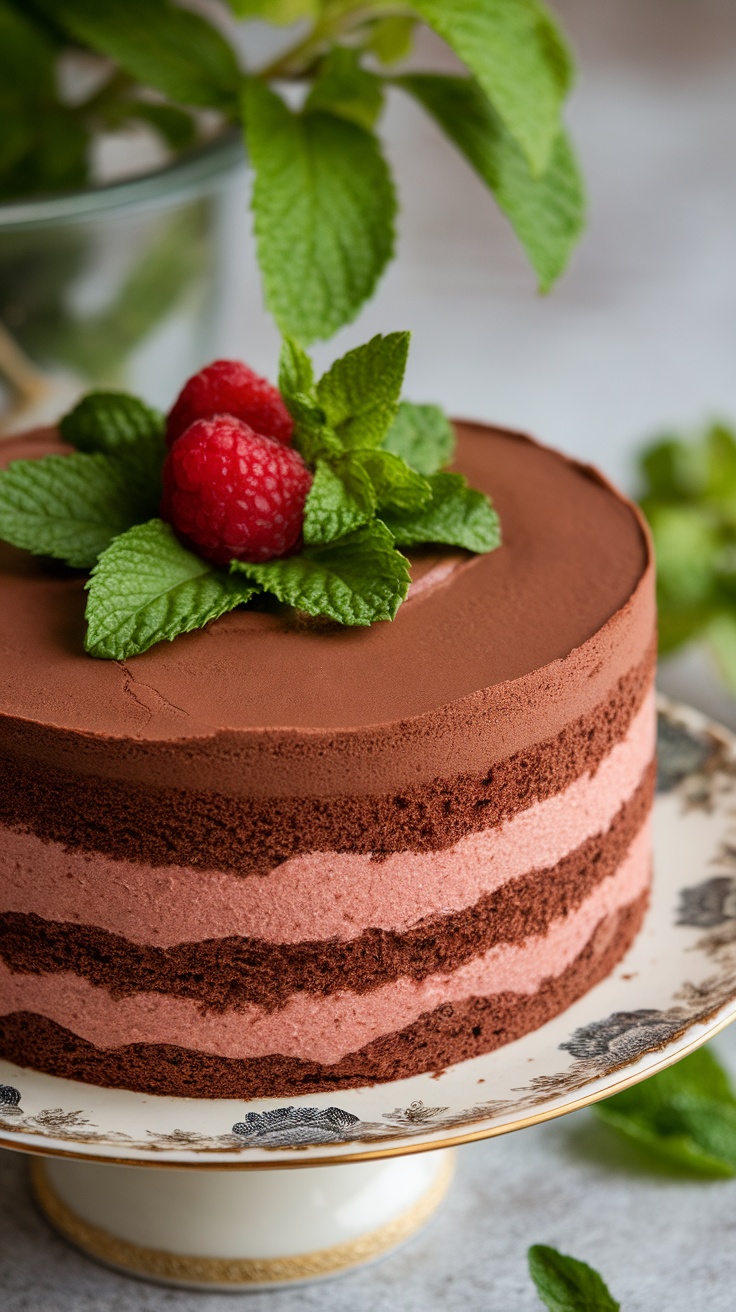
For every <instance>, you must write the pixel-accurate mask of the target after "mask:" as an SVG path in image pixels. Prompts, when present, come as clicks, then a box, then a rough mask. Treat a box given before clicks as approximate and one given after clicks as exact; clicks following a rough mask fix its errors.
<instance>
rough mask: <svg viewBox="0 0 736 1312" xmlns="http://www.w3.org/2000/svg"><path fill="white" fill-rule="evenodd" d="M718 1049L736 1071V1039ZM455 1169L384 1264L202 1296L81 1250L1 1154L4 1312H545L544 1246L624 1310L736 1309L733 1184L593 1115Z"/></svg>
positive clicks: (485, 1149)
mask: <svg viewBox="0 0 736 1312" xmlns="http://www.w3.org/2000/svg"><path fill="white" fill-rule="evenodd" d="M720 1044H721V1051H722V1052H725V1053H726V1054H727V1055H728V1056H729V1057H732V1059H733V1060H732V1061H731V1063H730V1064H731V1065H732V1067H733V1066H736V1032H735V1033H734V1034H733V1036H731V1035H727V1036H725V1037H724V1039H723V1040H721V1041H720ZM459 1167H460V1169H459V1171H458V1175H457V1177H456V1180H455V1183H454V1186H453V1189H452V1193H451V1194H450V1197H449V1198H448V1200H447V1202H446V1203H445V1205H444V1207H443V1209H442V1211H441V1212H440V1214H439V1216H438V1217H437V1218H436V1220H435V1221H434V1223H433V1224H432V1226H431V1227H429V1228H428V1229H427V1230H426V1231H425V1232H424V1233H423V1234H422V1235H421V1236H419V1237H418V1238H417V1239H416V1240H415V1241H414V1242H413V1243H412V1244H411V1245H409V1246H408V1247H407V1248H406V1249H404V1251H403V1252H401V1253H399V1254H398V1255H397V1256H396V1257H394V1258H392V1259H389V1260H387V1261H385V1262H383V1263H381V1264H379V1265H377V1266H375V1267H373V1268H372V1269H368V1270H366V1271H364V1272H362V1273H359V1274H356V1275H353V1276H348V1277H343V1278H342V1279H341V1280H335V1281H333V1282H331V1283H330V1284H323V1285H312V1286H311V1287H307V1288H304V1289H300V1290H293V1291H290V1292H288V1293H283V1292H282V1293H268V1294H247V1295H233V1294H225V1295H220V1294H207V1295H199V1294H190V1293H186V1292H180V1291H178V1290H166V1289H163V1288H157V1287H155V1286H153V1285H145V1284H142V1283H139V1282H137V1281H133V1280H127V1279H125V1278H124V1277H122V1276H118V1275H115V1274H113V1273H112V1272H109V1271H106V1270H104V1269H103V1268H101V1267H98V1266H95V1265H94V1264H93V1263H91V1262H88V1261H87V1260H86V1259H85V1258H83V1257H81V1256H80V1255H78V1254H77V1253H75V1252H74V1251H73V1250H72V1249H71V1248H68V1247H67V1246H66V1245H65V1244H64V1243H63V1242H62V1240H60V1239H57V1238H56V1236H55V1235H53V1234H52V1233H51V1232H50V1231H49V1230H48V1229H47V1227H46V1225H45V1224H44V1222H43V1221H41V1220H40V1219H39V1218H38V1217H37V1216H36V1213H35V1211H34V1209H33V1207H32V1205H31V1203H30V1201H29V1198H28V1192H27V1186H26V1172H25V1163H24V1161H23V1159H22V1158H20V1157H19V1156H17V1155H16V1154H13V1153H7V1152H6V1153H0V1295H1V1298H0V1302H1V1304H2V1308H3V1312H167V1310H168V1309H176V1310H177V1312H228V1309H233V1308H235V1307H241V1306H242V1307H243V1308H244V1309H246V1308H247V1312H534V1309H540V1308H541V1304H540V1303H539V1302H538V1300H537V1298H536V1294H535V1293H534V1289H533V1286H532V1285H531V1282H530V1280H529V1278H528V1276H527V1273H526V1250H527V1248H528V1246H529V1245H530V1244H532V1243H551V1244H554V1245H556V1246H558V1247H559V1248H561V1249H562V1250H563V1251H565V1252H571V1253H573V1254H574V1255H575V1256H577V1257H581V1258H584V1259H585V1260H587V1261H589V1262H591V1263H593V1264H594V1265H595V1266H597V1267H598V1269H599V1270H600V1271H601V1272H602V1273H603V1274H604V1276H605V1278H606V1279H607V1281H608V1283H609V1285H610V1287H611V1290H612V1292H613V1293H614V1294H615V1295H616V1296H617V1297H618V1298H619V1299H620V1301H621V1304H622V1308H623V1312H663V1310H664V1309H665V1308H666V1309H667V1312H695V1309H700V1308H706V1307H707V1308H708V1312H733V1308H734V1306H736V1294H735V1293H734V1238H735V1237H736V1180H734V1181H725V1182H724V1181H718V1182H699V1181H692V1180H690V1181H683V1180H681V1179H673V1178H671V1177H668V1176H667V1175H660V1174H652V1173H651V1172H647V1171H644V1170H642V1168H641V1165H640V1164H639V1163H638V1161H637V1159H636V1158H634V1157H633V1156H632V1155H630V1154H629V1153H628V1151H627V1150H626V1148H625V1146H624V1145H622V1144H620V1142H619V1141H618V1140H617V1139H616V1138H615V1137H614V1136H613V1135H612V1134H611V1133H610V1132H609V1131H607V1130H605V1129H604V1128H603V1127H602V1126H598V1125H597V1124H596V1122H595V1121H594V1119H593V1116H592V1114H591V1113H590V1112H587V1111H586V1112H578V1113H575V1115H573V1116H569V1117H567V1118H565V1119H563V1120H561V1121H558V1122H556V1123H552V1124H549V1125H542V1126H537V1127H535V1128H533V1129H531V1130H524V1131H521V1132H519V1133H517V1134H512V1135H508V1136H507V1137H505V1138H502V1139H496V1140H494V1141H491V1142H488V1143H481V1144H470V1145H468V1146H467V1147H465V1148H462V1149H460V1151H459ZM335 1169H339V1168H335Z"/></svg>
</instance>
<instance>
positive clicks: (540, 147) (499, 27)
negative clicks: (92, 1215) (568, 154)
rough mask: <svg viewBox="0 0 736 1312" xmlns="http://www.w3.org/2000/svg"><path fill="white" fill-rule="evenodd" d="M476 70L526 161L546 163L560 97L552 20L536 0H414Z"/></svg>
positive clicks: (535, 165) (536, 168) (538, 166)
mask: <svg viewBox="0 0 736 1312" xmlns="http://www.w3.org/2000/svg"><path fill="white" fill-rule="evenodd" d="M413 5H414V8H415V9H416V10H417V11H418V13H420V14H421V16H422V18H424V20H425V22H427V23H429V25H430V27H433V28H434V29H435V31H436V32H438V33H439V35H440V36H441V37H442V38H443V39H444V40H445V41H446V42H447V44H448V45H449V46H451V47H452V49H453V50H454V51H455V52H456V54H458V55H459V56H460V58H461V59H462V61H463V63H464V64H465V65H466V66H467V67H468V68H469V69H470V72H471V73H473V74H474V76H475V77H476V79H477V81H478V82H479V84H480V86H481V87H482V89H483V91H484V92H485V94H486V96H487V97H488V99H489V100H490V101H491V103H492V105H493V107H494V109H495V110H496V113H497V114H498V115H499V117H500V119H501V120H502V122H503V123H504V125H505V127H506V129H507V131H508V133H509V134H510V136H511V137H512V138H513V140H514V141H515V142H516V143H517V145H518V146H519V147H520V149H521V151H522V153H523V154H524V156H525V157H526V159H527V161H528V164H529V167H530V168H531V170H532V172H534V173H541V172H543V170H544V169H545V168H546V167H547V165H548V164H549V161H550V157H551V155H552V149H553V145H554V142H555V140H556V139H557V136H558V133H559V130H560V107H561V102H562V99H563V93H562V88H561V72H560V62H559V53H558V52H557V51H556V50H555V49H554V48H553V46H552V41H551V36H550V31H551V27H550V24H551V20H549V22H545V17H546V10H545V9H544V8H543V6H542V5H541V4H538V3H536V0H413Z"/></svg>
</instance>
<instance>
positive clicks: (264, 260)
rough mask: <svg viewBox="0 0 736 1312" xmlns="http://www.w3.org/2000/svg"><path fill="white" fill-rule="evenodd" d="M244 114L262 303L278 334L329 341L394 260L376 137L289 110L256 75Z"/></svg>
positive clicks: (391, 211)
mask: <svg viewBox="0 0 736 1312" xmlns="http://www.w3.org/2000/svg"><path fill="white" fill-rule="evenodd" d="M243 114H244V124H245V137H246V145H247V148H248V153H249V156H250V161H251V164H252V166H253V169H254V172H255V179H254V183H253V200H252V206H253V214H254V219H255V234H256V244H257V249H258V260H259V264H260V267H261V273H262V276H263V285H264V291H265V296H266V303H267V305H268V308H269V310H270V311H271V313H272V314H273V316H274V318H275V320H276V322H277V324H278V325H279V327H280V328H281V330H282V332H284V333H291V334H293V335H294V336H295V337H298V338H299V339H300V340H301V341H304V342H312V341H314V340H315V339H316V338H326V337H330V336H331V335H332V333H334V332H336V331H337V329H338V328H341V327H342V326H343V324H346V323H350V322H351V320H353V319H354V318H355V317H356V315H357V313H358V311H359V309H360V307H361V306H362V304H363V302H364V301H365V300H367V299H368V297H369V296H371V295H372V293H373V291H374V289H375V286H376V283H377V282H378V279H379V277H380V275H381V274H382V273H383V270H384V268H385V266H386V264H387V263H388V261H389V260H390V258H391V256H392V254H393V249H394V219H395V215H396V194H395V191H394V185H393V182H392V179H391V175H390V172H389V169H388V165H387V164H386V161H385V160H384V158H383V155H382V153H381V148H380V145H379V142H378V139H377V138H376V137H375V136H374V134H373V133H372V132H369V131H368V130H367V129H366V128H363V127H359V126H358V125H357V123H350V122H348V121H347V120H346V119H344V118H340V117H339V116H338V115H336V114H330V113H326V112H325V111H324V110H309V109H305V110H304V111H303V112H301V113H294V112H293V111H292V110H291V109H289V108H288V106H287V105H286V104H285V103H284V102H283V100H281V98H280V97H279V96H277V95H276V94H275V92H273V91H271V90H270V88H268V87H266V86H264V85H263V84H262V83H261V82H259V81H257V80H256V79H255V78H248V79H247V80H246V83H245V88H244V91H243Z"/></svg>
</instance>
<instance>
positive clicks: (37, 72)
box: [0, 3, 56, 134]
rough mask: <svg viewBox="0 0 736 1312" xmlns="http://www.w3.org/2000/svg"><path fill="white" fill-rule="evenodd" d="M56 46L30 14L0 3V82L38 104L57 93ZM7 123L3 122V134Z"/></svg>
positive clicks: (8, 90)
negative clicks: (55, 72)
mask: <svg viewBox="0 0 736 1312" xmlns="http://www.w3.org/2000/svg"><path fill="white" fill-rule="evenodd" d="M54 56H55V51H54V47H53V45H52V44H51V42H50V41H49V39H48V37H47V36H46V34H45V32H44V31H43V29H42V28H40V27H38V26H37V24H36V23H34V22H33V21H32V18H31V17H30V16H27V15H25V14H23V13H20V12H19V11H18V10H17V9H15V8H14V7H13V6H12V5H8V4H6V3H0V85H1V86H2V89H3V92H4V93H5V94H7V93H8V92H11V91H13V92H16V93H19V95H20V98H21V99H22V100H24V101H27V102H31V103H34V104H35V103H37V102H38V101H39V100H42V99H47V100H49V99H52V98H53V97H54V94H55V90H56V87H55V76H54ZM7 127H8V125H7V124H6V123H3V134H5V132H6V131H7Z"/></svg>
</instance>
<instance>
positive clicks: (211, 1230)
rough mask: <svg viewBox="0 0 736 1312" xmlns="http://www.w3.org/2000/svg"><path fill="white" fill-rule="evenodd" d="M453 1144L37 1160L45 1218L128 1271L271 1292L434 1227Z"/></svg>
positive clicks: (323, 1275) (174, 1281)
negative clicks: (308, 1157) (303, 1160)
mask: <svg viewBox="0 0 736 1312" xmlns="http://www.w3.org/2000/svg"><path fill="white" fill-rule="evenodd" d="M452 1159H453V1152H452V1150H450V1149H444V1150H439V1151H437V1152H430V1153H421V1154H419V1155H416V1156H409V1157H390V1158H384V1159H381V1160H378V1161H369V1162H357V1163H348V1164H345V1165H341V1166H335V1167H332V1168H329V1167H327V1168H326V1167H306V1168H301V1169H299V1170H276V1171H217V1170H214V1171H212V1170H211V1171H197V1170H186V1169H182V1170H173V1171H172V1170H162V1169H159V1170H157V1169H156V1168H155V1167H153V1168H152V1167H131V1166H117V1165H116V1166H106V1165H100V1164H98V1163H96V1162H83V1161H64V1160H63V1159H46V1160H44V1159H42V1158H37V1159H36V1160H35V1161H34V1162H33V1165H32V1178H33V1189H34V1193H35V1197H36V1200H37V1202H38V1204H39V1206H40V1208H41V1211H42V1212H43V1213H44V1215H45V1216H46V1218H47V1219H48V1220H49V1221H50V1222H51V1224H52V1225H53V1226H54V1227H55V1229H56V1230H58V1231H59V1232H60V1233H61V1234H62V1235H63V1236H64V1237H65V1238H66V1239H68V1240H70V1241H71V1243H73V1244H74V1245H75V1246H76V1247H77V1248H80V1249H81V1250H82V1251H83V1252H84V1253H86V1254H87V1255H88V1256H89V1257H93V1258H95V1259H96V1260H97V1261H100V1262H104V1263H105V1265H107V1266H111V1267H115V1268H116V1269H117V1270H119V1271H123V1272H125V1273H126V1274H127V1275H132V1276H138V1277H141V1278H143V1279H145V1280H155V1281H158V1282H161V1283H163V1284H167V1285H179V1286H184V1287H189V1288H197V1289H202V1290H207V1289H209V1290H221V1291H223V1290H236V1291H243V1290H248V1289H273V1288H279V1287H283V1286H285V1285H296V1284H301V1283H305V1282H307V1281H313V1280H324V1279H328V1278H329V1277H331V1276H337V1275H340V1274H342V1273H343V1272H347V1271H349V1270H350V1269H351V1268H354V1267H358V1266H362V1265H364V1264H365V1263H367V1262H373V1261H376V1260H377V1259H378V1258H381V1257H383V1256H384V1255H385V1254H388V1253H390V1252H391V1251H392V1250H393V1249H396V1248H397V1247H399V1246H400V1245H401V1244H404V1243H406V1241H407V1240H409V1239H411V1238H412V1236H413V1235H415V1234H416V1233H417V1232H418V1231H419V1230H421V1229H422V1227H423V1226H425V1225H426V1224H427V1222H428V1221H429V1220H430V1218H431V1217H432V1216H433V1215H434V1213H435V1211H436V1210H437V1208H438V1207H439V1205H440V1203H441V1202H442V1199H443V1198H444V1196H445V1193H446V1192H447V1189H448V1186H449V1183H450V1179H451V1177H452V1170H453V1160H452Z"/></svg>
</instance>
